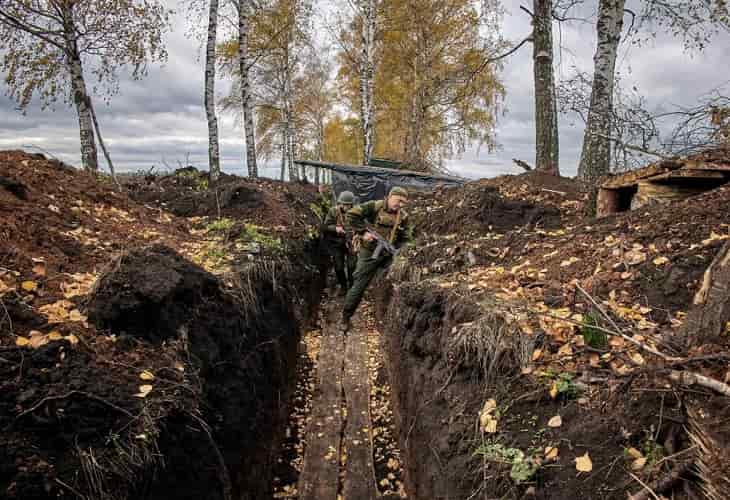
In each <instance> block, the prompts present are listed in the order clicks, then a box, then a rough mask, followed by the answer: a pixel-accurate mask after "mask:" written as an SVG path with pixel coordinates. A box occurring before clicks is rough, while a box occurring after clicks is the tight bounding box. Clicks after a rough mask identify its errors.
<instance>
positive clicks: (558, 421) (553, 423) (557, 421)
mask: <svg viewBox="0 0 730 500" xmlns="http://www.w3.org/2000/svg"><path fill="white" fill-rule="evenodd" d="M561 425H563V419H562V418H560V415H555V416H554V417H553V418H551V419H550V420H548V427H560V426H561Z"/></svg>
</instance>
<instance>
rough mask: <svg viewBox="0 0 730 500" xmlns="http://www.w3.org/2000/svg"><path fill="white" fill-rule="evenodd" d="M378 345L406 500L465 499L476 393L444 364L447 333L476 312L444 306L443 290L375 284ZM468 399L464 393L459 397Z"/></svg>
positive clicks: (470, 480)
mask: <svg viewBox="0 0 730 500" xmlns="http://www.w3.org/2000/svg"><path fill="white" fill-rule="evenodd" d="M380 289H381V293H380V297H378V316H379V317H380V318H381V319H384V322H385V324H384V334H385V335H384V343H385V345H384V348H385V349H384V350H385V352H386V365H387V367H388V374H389V380H390V384H391V388H392V394H393V406H394V408H393V411H394V415H395V419H396V428H397V429H398V435H399V445H400V449H401V451H402V453H403V454H404V457H403V461H404V465H405V480H406V490H407V491H408V495H409V498H412V499H416V500H425V499H433V500H437V499H453V500H457V499H465V498H468V497H469V496H470V495H471V493H472V492H473V489H474V487H475V483H476V477H475V476H474V475H473V474H465V473H464V472H465V471H469V470H474V467H473V464H471V463H470V462H471V456H472V453H473V450H474V446H475V445H474V437H475V420H474V418H473V415H474V414H475V413H474V412H475V411H477V408H478V406H479V405H480V400H481V395H479V391H480V389H479V387H478V384H477V383H476V381H475V380H473V379H471V378H470V377H469V375H468V374H469V371H468V370H467V371H463V370H455V369H454V367H452V366H449V364H448V363H447V361H446V360H447V356H446V353H447V352H448V346H447V345H446V339H447V338H448V332H449V331H450V330H451V329H452V327H453V326H454V325H456V324H460V323H464V322H468V321H471V320H472V319H474V318H475V317H476V314H477V311H476V309H475V308H473V307H471V306H468V305H461V306H460V305H456V306H454V305H452V304H449V302H448V298H447V296H446V294H445V293H444V291H443V290H442V291H441V292H439V291H438V290H434V289H429V288H428V287H416V286H412V285H410V284H408V285H406V286H403V287H401V288H399V289H397V290H393V289H392V288H390V287H389V286H382V287H380ZM469 394H471V395H473V397H464V396H465V395H469Z"/></svg>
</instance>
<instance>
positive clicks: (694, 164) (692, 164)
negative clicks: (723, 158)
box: [682, 160, 730, 172]
mask: <svg viewBox="0 0 730 500" xmlns="http://www.w3.org/2000/svg"><path fill="white" fill-rule="evenodd" d="M682 168H686V169H688V170H714V171H716V172H730V165H728V164H725V163H723V164H720V163H710V162H704V161H693V160H688V161H687V162H686V163H685V164H684V167H682Z"/></svg>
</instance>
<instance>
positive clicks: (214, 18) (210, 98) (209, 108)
mask: <svg viewBox="0 0 730 500" xmlns="http://www.w3.org/2000/svg"><path fill="white" fill-rule="evenodd" d="M217 33H218V0H210V10H209V13H208V41H207V44H206V47H205V97H204V104H205V115H206V117H207V119H208V171H209V172H210V183H211V185H213V184H215V182H216V181H217V180H218V178H219V177H220V174H221V166H220V152H219V148H218V118H217V117H216V114H215V43H216V38H217Z"/></svg>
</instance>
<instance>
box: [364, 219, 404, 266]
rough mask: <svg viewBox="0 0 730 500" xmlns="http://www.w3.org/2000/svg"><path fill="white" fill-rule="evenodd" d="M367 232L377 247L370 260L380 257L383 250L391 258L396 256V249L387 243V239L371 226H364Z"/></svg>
mask: <svg viewBox="0 0 730 500" xmlns="http://www.w3.org/2000/svg"><path fill="white" fill-rule="evenodd" d="M366 227H367V232H368V233H370V234H372V235H373V236H375V241H376V242H377V245H376V247H375V251H374V252H373V255H372V258H373V259H377V258H378V257H380V254H381V253H383V250H385V251H386V252H388V253H389V254H390V255H391V257H395V256H396V255H398V250H399V249H398V248H395V247H394V246H393V244H392V243H391V242H390V241H388V240H387V239H385V238H383V237H382V236H381V235H380V234H379V233H378V232H377V231H376V230H375V228H374V227H373V226H370V225H368V226H366Z"/></svg>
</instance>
